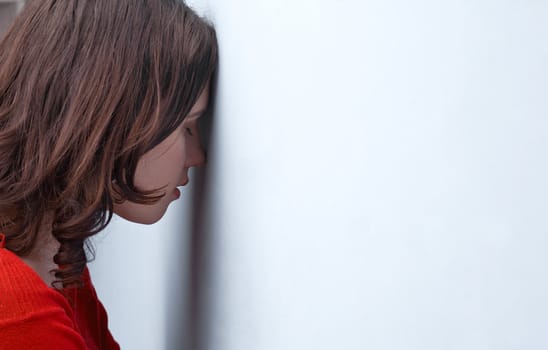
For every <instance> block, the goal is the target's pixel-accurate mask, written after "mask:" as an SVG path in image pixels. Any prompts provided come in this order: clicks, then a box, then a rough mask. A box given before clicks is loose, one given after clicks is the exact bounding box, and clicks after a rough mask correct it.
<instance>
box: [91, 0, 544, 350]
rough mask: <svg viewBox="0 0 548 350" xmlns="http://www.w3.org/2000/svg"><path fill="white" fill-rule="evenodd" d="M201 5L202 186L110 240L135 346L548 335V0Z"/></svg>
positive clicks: (506, 342) (498, 344) (116, 317)
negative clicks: (205, 77) (215, 49)
mask: <svg viewBox="0 0 548 350" xmlns="http://www.w3.org/2000/svg"><path fill="white" fill-rule="evenodd" d="M199 3H200V4H201V5H202V6H204V7H205V8H206V12H208V13H209V14H210V16H211V17H212V18H213V19H214V21H215V23H216V25H217V28H218V33H219V39H220V45H221V56H222V61H221V72H220V77H219V93H218V96H217V108H216V109H217V111H216V115H215V120H214V124H213V129H212V133H213V134H212V141H213V142H212V144H211V148H210V152H209V155H210V163H209V166H208V168H207V173H205V174H202V175H203V180H204V183H203V184H202V185H203V186H199V187H198V189H197V190H196V191H197V195H199V198H202V199H203V200H204V201H205V202H204V203H202V204H200V205H199V206H197V207H196V206H195V207H194V208H195V212H194V213H192V210H191V208H190V206H192V201H193V200H196V199H195V198H194V199H193V198H192V196H188V195H187V196H184V197H185V198H184V199H182V201H181V203H179V204H178V206H176V207H173V208H171V210H170V216H169V217H168V218H166V221H164V222H163V223H162V224H159V225H156V226H152V227H145V228H143V227H137V226H130V225H127V224H124V223H122V222H121V221H118V222H116V223H115V224H114V225H113V226H112V228H111V233H110V234H109V235H108V236H107V238H104V239H103V241H102V242H99V243H98V244H97V246H98V254H97V262H96V263H95V264H94V266H93V271H92V273H93V274H94V277H95V280H96V284H97V288H98V289H99V291H100V294H101V295H102V296H103V299H104V301H105V303H106V304H107V306H108V308H109V310H110V311H109V312H110V315H111V319H112V326H113V331H114V332H115V335H117V337H118V339H120V341H121V343H122V345H124V348H127V349H161V348H169V349H180V348H183V347H184V348H188V349H193V350H194V349H197V350H205V349H207V350H232V349H233V350H236V349H237V350H247V349H249V350H251V349H253V350H281V349H283V350H293V349H299V350H300V349H322V350H324V349H326V350H327V349H344V350H352V349H359V350H362V349H375V350H381V349H382V350H384V349H390V350H392V349H398V350H399V349H402V350H414V349H417V350H419V349H420V350H430V349H432V350H438V349H467V350H475V349H477V350H486V349H496V350H507V349H508V350H509V349H528V350H533V349H545V348H546V347H548V316H547V315H548V302H546V298H545V296H546V295H547V294H548V283H547V282H546V279H545V278H544V276H546V275H547V274H548V257H547V254H546V251H547V250H548V222H547V221H546V217H547V215H546V213H547V211H548V166H547V165H546V158H547V157H546V156H547V153H548V152H547V151H548V141H547V139H546V134H547V132H548V102H547V100H546V96H547V93H548V67H547V65H546V62H547V60H548V46H547V45H546V42H547V39H548V3H546V2H542V1H532V0H531V1H520V2H515V1H509V0H502V1H489V0H480V1H478V0H475V1H443V2H439V1H433V0H429V1H427V0H417V1H413V2H409V1H403V0H383V1H372V0H371V1H350V0H343V1H338V2H333V1H329V2H328V1H323V0H316V1H311V0H292V1H287V0H278V1H266V0H253V1H243V0H222V1H221V0H209V1H208V2H199ZM196 178H197V177H195V179H196ZM198 182H199V181H198ZM186 206H188V207H186ZM189 213H192V215H190V214H189ZM187 215H188V216H187ZM179 220H180V221H179ZM190 248H193V249H190ZM187 259H189V261H188V260H187ZM187 267H191V268H192V270H191V271H190V272H187V271H186V268H187ZM172 277H174V278H175V280H174V281H172V280H171V278H172ZM189 280H192V281H193V284H190V285H189V284H186V283H185V281H189ZM178 295H180V297H181V298H180V299H178V298H177V296H178ZM162 297H163V298H164V299H162ZM168 297H169V298H168ZM185 303H186V304H185ZM164 306H165V308H164ZM170 306H171V307H170ZM191 313H192V316H188V315H189V314H191ZM170 315H171V316H170ZM185 315H187V316H185ZM186 321H188V322H186ZM185 329H186V330H185Z"/></svg>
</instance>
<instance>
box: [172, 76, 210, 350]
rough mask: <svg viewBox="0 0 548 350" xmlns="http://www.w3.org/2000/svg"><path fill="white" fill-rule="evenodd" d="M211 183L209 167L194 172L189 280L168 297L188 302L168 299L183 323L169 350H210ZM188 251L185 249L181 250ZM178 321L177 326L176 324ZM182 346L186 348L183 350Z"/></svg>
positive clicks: (204, 123) (205, 140)
mask: <svg viewBox="0 0 548 350" xmlns="http://www.w3.org/2000/svg"><path fill="white" fill-rule="evenodd" d="M217 76H218V73H217V74H216V76H214V78H213V81H212V82H211V86H210V96H211V97H210V99H211V100H210V107H209V110H208V112H207V113H206V114H205V115H204V116H203V117H202V118H200V125H199V131H200V136H201V138H202V145H203V147H204V151H205V152H206V158H207V152H208V150H209V149H211V148H212V147H211V143H212V142H214V141H212V138H211V137H210V136H211V134H212V133H213V130H214V111H215V110H216V95H217V94H216V91H217ZM207 179H208V167H207V166H206V167H204V168H195V169H193V177H192V190H191V193H190V196H191V199H190V202H191V213H190V215H189V217H190V218H191V222H190V223H188V224H185V223H181V226H180V227H188V229H189V237H188V249H186V250H182V251H184V252H185V253H186V254H188V255H187V257H186V258H184V259H182V260H183V261H186V262H187V263H186V265H185V268H186V269H187V271H186V274H185V276H188V280H186V281H184V280H182V279H174V281H175V283H177V284H179V285H176V286H173V285H172V286H170V288H169V289H168V293H170V294H171V293H174V292H177V291H182V290H185V289H186V294H185V295H186V300H181V296H180V295H173V294H171V295H168V302H169V303H170V305H172V306H173V307H176V308H178V309H179V310H178V312H174V313H172V314H171V317H173V315H174V314H175V315H179V317H181V319H179V320H174V319H173V318H171V319H168V320H167V329H166V338H167V339H166V340H167V341H166V344H167V348H168V349H185V350H186V349H188V350H190V349H192V350H206V349H207V342H206V339H207V331H208V329H207V320H206V315H207V307H208V306H209V305H210V303H209V301H208V300H207V291H206V290H205V288H204V286H206V285H208V281H207V279H208V278H209V277H210V275H211V274H210V270H209V266H208V262H209V259H208V256H209V251H210V249H209V247H210V242H211V240H210V239H211V237H210V236H211V235H210V232H209V230H208V226H207V225H206V223H207V220H208V216H207V213H206V211H205V208H207V207H208V203H207V193H208V192H209V191H210V188H209V183H208V181H207ZM180 248H184V247H180ZM172 302H173V304H171V303H172ZM174 321H175V322H174ZM181 346H182V347H181Z"/></svg>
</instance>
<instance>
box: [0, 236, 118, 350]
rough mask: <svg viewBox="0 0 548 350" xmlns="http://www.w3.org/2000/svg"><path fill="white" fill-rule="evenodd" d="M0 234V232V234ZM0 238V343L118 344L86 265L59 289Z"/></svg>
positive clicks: (76, 348) (92, 348)
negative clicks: (73, 283) (70, 285)
mask: <svg viewBox="0 0 548 350" xmlns="http://www.w3.org/2000/svg"><path fill="white" fill-rule="evenodd" d="M0 240H1V237H0ZM2 243H3V242H1V241H0V349H10V350H11V349H13V350H17V349H24V350H33V349H40V350H50V349H51V350H59V349H63V350H88V349H89V350H97V349H101V350H103V349H105V350H117V349H120V346H119V345H118V344H117V343H116V341H115V340H114V339H113V337H112V335H111V334H110V331H109V330H108V326H107V314H106V311H105V308H104V307H103V305H102V304H101V302H100V301H99V299H98V298H97V293H96V292H95V288H94V287H93V284H92V282H91V278H90V275H89V271H88V269H87V268H86V269H85V271H84V274H83V278H82V279H83V282H84V286H83V287H81V288H74V289H70V290H69V291H68V292H64V293H65V295H64V294H62V293H61V292H59V291H58V290H56V289H54V288H52V287H49V286H47V285H46V284H45V283H44V281H43V280H42V279H41V278H40V276H38V274H37V273H36V272H35V271H34V270H33V269H31V268H30V267H29V266H28V265H26V264H25V263H24V262H23V261H22V260H21V259H20V258H19V257H18V256H17V255H15V254H14V253H12V252H10V251H9V250H7V249H5V248H3V246H2Z"/></svg>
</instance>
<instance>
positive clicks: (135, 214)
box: [114, 204, 167, 225]
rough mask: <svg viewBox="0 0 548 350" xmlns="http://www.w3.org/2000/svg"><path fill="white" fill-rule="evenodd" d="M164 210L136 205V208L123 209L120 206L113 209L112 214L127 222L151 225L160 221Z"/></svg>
mask: <svg viewBox="0 0 548 350" xmlns="http://www.w3.org/2000/svg"><path fill="white" fill-rule="evenodd" d="M134 205H135V204H134ZM166 210H167V208H162V209H160V208H153V207H149V206H145V205H142V206H141V205H136V207H133V206H132V207H124V206H123V205H122V206H120V207H118V208H115V209H114V213H115V214H116V215H118V216H120V217H122V218H124V219H126V220H127V221H131V222H134V223H136V224H143V225H152V224H155V223H157V222H158V221H160V219H161V218H162V217H163V216H164V214H165V213H166Z"/></svg>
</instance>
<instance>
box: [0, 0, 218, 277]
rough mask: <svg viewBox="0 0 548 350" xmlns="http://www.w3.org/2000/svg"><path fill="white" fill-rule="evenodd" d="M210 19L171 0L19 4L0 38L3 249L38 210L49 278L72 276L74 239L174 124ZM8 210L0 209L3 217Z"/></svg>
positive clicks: (210, 35)
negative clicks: (47, 240) (48, 238)
mask: <svg viewBox="0 0 548 350" xmlns="http://www.w3.org/2000/svg"><path fill="white" fill-rule="evenodd" d="M217 61H218V51H217V39H216V34H215V30H214V28H213V26H212V25H211V24H210V23H209V22H207V21H206V20H205V19H203V18H202V17H199V16H198V15H197V14H196V13H195V12H193V11H192V10H191V9H190V8H189V7H188V6H187V5H186V4H185V3H184V2H183V1H182V0H93V1H78V0H30V1H27V2H26V5H25V6H24V7H23V9H22V11H21V13H20V14H19V15H18V16H17V17H16V19H15V20H14V22H13V24H12V25H11V27H10V28H9V29H8V31H7V32H6V33H5V35H4V37H3V39H2V41H1V42H0V214H2V215H4V216H5V215H8V216H9V217H10V224H4V227H2V231H3V233H5V235H6V247H7V248H8V249H9V250H11V251H12V252H14V253H15V254H17V255H19V256H26V255H28V254H30V253H31V252H32V251H33V249H34V248H35V245H36V242H37V239H38V236H39V232H40V230H41V226H42V225H43V224H44V220H45V219H46V218H47V217H50V218H51V219H50V220H53V225H52V234H53V236H54V237H55V238H56V239H57V241H59V244H60V247H59V250H58V252H57V254H56V255H55V256H54V262H55V263H56V264H57V265H58V266H59V268H58V269H57V270H55V277H56V281H55V282H54V284H55V283H62V286H63V287H71V286H74V285H78V284H79V283H80V277H81V273H82V271H83V270H84V268H85V265H86V263H87V262H88V258H89V257H88V256H87V255H89V254H86V249H85V244H84V243H85V242H86V239H87V238H89V237H90V236H92V235H94V234H96V233H98V232H100V231H101V230H103V229H104V228H105V227H106V226H107V225H108V223H109V222H110V220H111V218H112V215H113V204H114V203H121V202H123V201H124V200H129V201H133V202H136V203H141V204H147V203H154V202H156V201H157V200H158V199H159V198H160V197H161V195H160V194H159V193H158V191H157V190H154V191H144V190H142V189H139V188H137V187H136V186H135V183H134V174H135V170H136V167H137V162H138V161H139V159H140V158H141V157H142V156H143V154H145V153H146V152H147V151H149V150H150V149H151V148H153V147H154V146H156V145H158V144H159V143H160V142H161V141H162V140H164V139H165V138H166V137H167V136H168V135H169V134H171V133H172V132H173V131H175V129H176V128H177V127H178V126H179V125H180V124H181V123H182V121H183V119H184V117H185V116H186V115H187V114H188V113H189V112H190V109H191V108H192V106H193V105H194V103H195V102H196V100H197V99H198V96H199V94H200V93H201V91H202V90H203V89H204V88H205V87H206V86H207V83H208V82H209V81H210V80H211V78H212V77H213V75H214V72H215V70H216V67H217ZM7 213H9V214H7Z"/></svg>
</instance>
